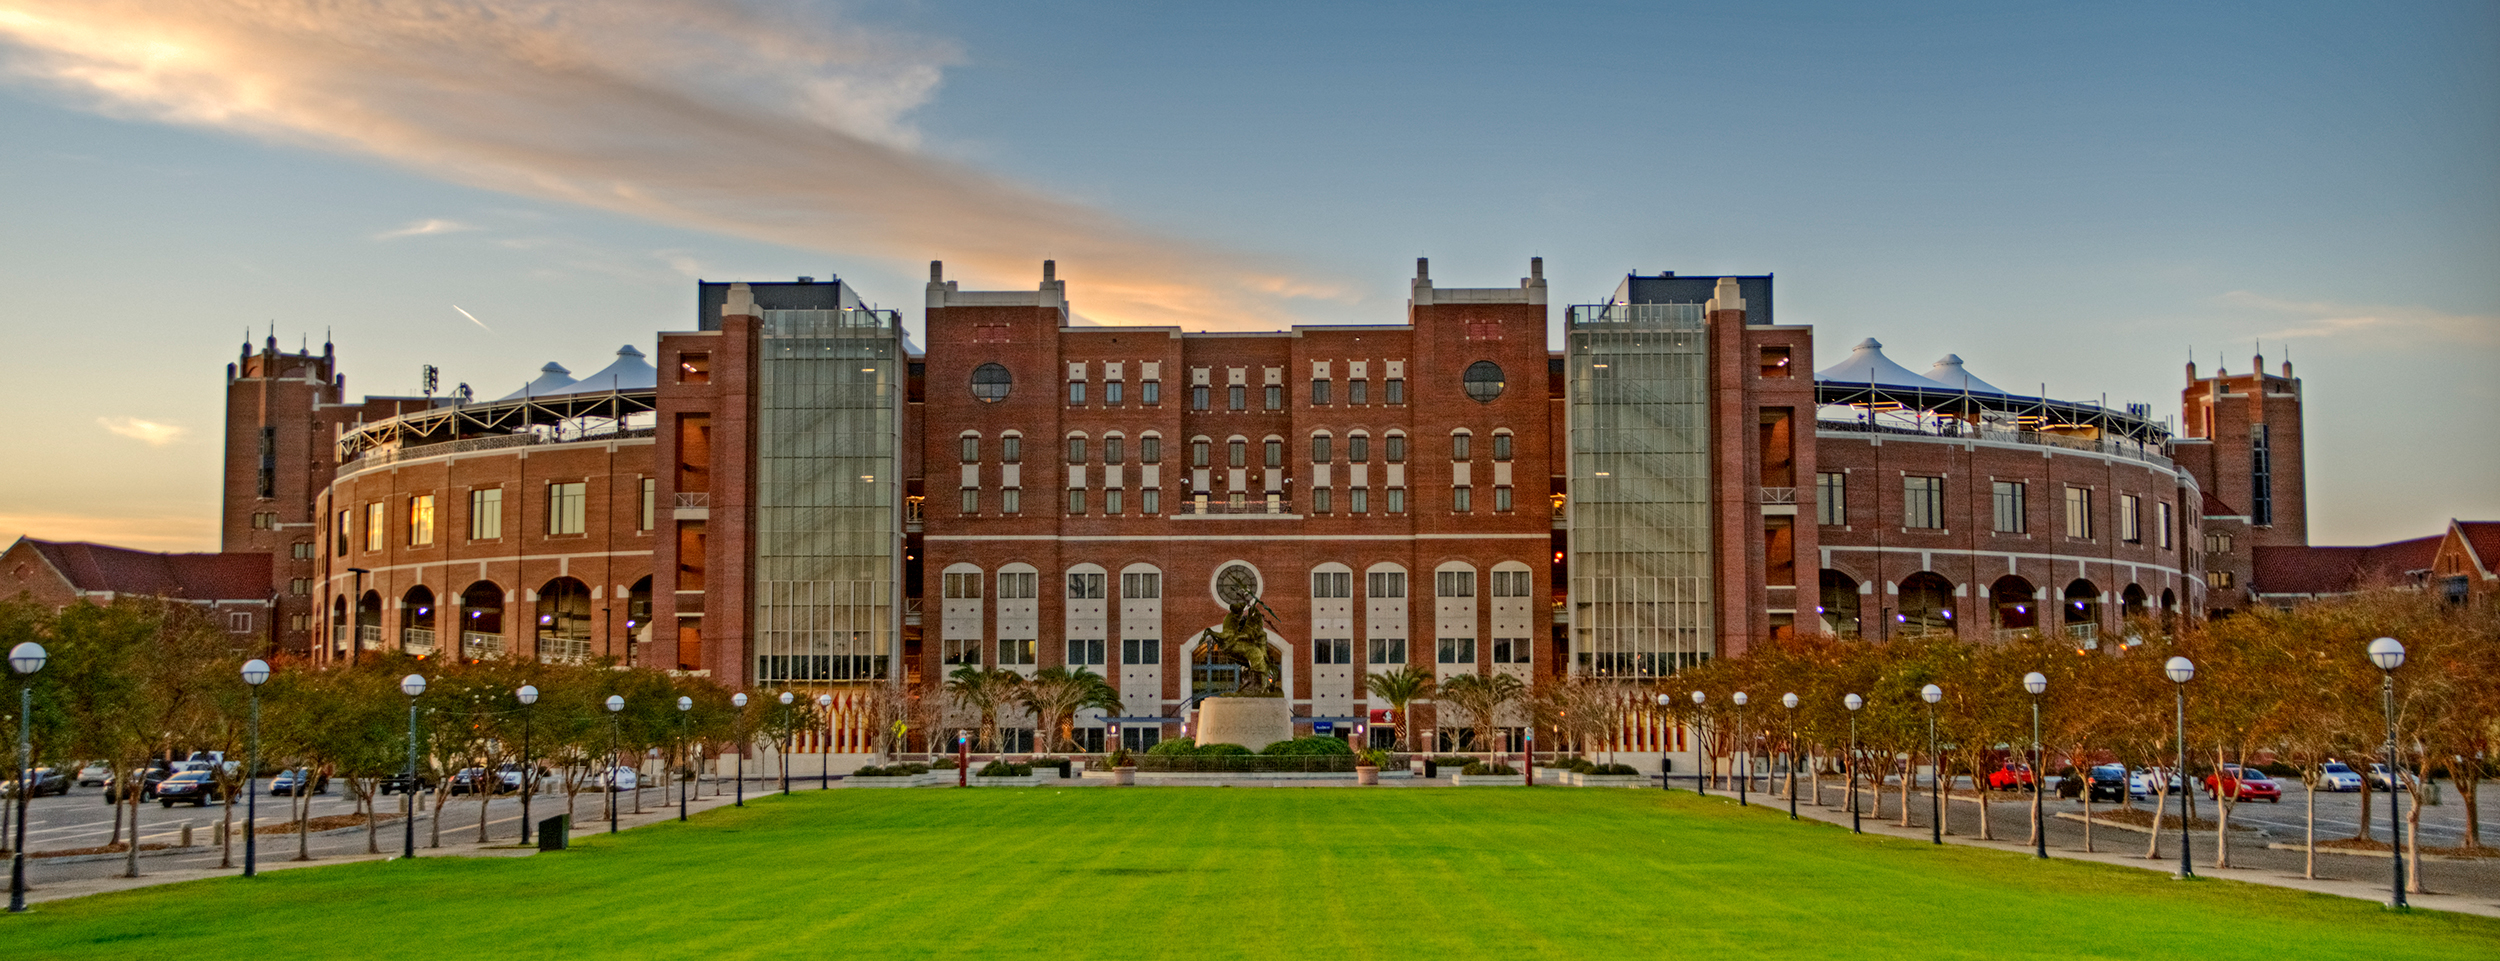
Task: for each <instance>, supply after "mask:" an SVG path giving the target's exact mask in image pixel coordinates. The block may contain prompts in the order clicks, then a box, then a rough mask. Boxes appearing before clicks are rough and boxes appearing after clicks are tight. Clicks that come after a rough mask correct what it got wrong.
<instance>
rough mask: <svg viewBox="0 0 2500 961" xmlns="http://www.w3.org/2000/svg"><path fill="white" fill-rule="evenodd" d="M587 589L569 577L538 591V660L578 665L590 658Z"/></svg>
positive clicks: (553, 582)
mask: <svg viewBox="0 0 2500 961" xmlns="http://www.w3.org/2000/svg"><path fill="white" fill-rule="evenodd" d="M590 627H591V625H590V588H589V586H588V585H585V584H583V583H582V582H581V581H578V580H575V579H573V578H570V577H559V578H556V579H555V580H552V581H548V582H547V584H546V586H544V587H541V588H539V589H538V624H537V628H538V630H537V639H538V659H539V660H542V661H580V660H585V659H587V658H589V657H590Z"/></svg>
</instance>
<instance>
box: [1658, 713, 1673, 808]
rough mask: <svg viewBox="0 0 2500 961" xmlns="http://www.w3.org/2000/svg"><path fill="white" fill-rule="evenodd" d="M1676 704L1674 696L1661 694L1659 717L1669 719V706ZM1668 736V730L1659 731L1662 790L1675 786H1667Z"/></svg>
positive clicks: (1660, 786)
mask: <svg viewBox="0 0 2500 961" xmlns="http://www.w3.org/2000/svg"><path fill="white" fill-rule="evenodd" d="M1674 704H1675V699H1674V698H1672V697H1669V696H1668V695H1666V694H1664V693H1661V694H1659V695H1658V719H1659V720H1662V721H1663V720H1667V719H1668V718H1667V708H1668V707H1670V706H1672V705H1674ZM1666 736H1667V732H1665V731H1659V732H1658V789H1659V790H1661V791H1667V790H1673V788H1670V787H1668V786H1667V764H1668V763H1669V762H1668V761H1667V755H1668V754H1669V753H1671V752H1670V751H1668V749H1667V742H1666Z"/></svg>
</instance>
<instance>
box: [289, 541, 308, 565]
mask: <svg viewBox="0 0 2500 961" xmlns="http://www.w3.org/2000/svg"><path fill="white" fill-rule="evenodd" d="M291 554H292V556H293V557H294V558H295V559H296V560H299V561H309V560H312V559H313V542H311V541H296V542H295V544H294V546H293V548H292V550H291Z"/></svg>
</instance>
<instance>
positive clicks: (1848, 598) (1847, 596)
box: [1814, 568, 1859, 637]
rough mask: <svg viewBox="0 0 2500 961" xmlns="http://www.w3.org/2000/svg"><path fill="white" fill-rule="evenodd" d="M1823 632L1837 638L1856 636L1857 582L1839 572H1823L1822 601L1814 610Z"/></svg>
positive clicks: (1827, 569)
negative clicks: (1819, 616)
mask: <svg viewBox="0 0 2500 961" xmlns="http://www.w3.org/2000/svg"><path fill="white" fill-rule="evenodd" d="M1814 613H1816V614H1819V615H1821V616H1822V618H1823V630H1824V631H1825V632H1826V633H1829V634H1833V635H1836V636H1839V637H1856V636H1858V630H1859V627H1858V581H1857V579H1856V578H1853V577H1850V576H1849V575H1847V574H1843V573H1841V572H1839V571H1835V570H1831V569H1829V568H1825V569H1824V571H1823V599H1822V603H1820V604H1818V605H1816V606H1815V608H1814Z"/></svg>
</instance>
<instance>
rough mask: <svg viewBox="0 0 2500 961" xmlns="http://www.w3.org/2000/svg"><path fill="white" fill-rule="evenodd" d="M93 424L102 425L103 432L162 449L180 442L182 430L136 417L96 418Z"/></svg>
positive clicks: (171, 425)
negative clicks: (110, 432)
mask: <svg viewBox="0 0 2500 961" xmlns="http://www.w3.org/2000/svg"><path fill="white" fill-rule="evenodd" d="M95 422H96V423H98V424H102V425H104V429H105V430H108V431H112V432H113V433H115V434H118V435H120V436H123V437H127V438H130V439H131V440H135V441H138V442H139V443H142V444H146V445H148V446H150V447H163V446H165V445H167V444H171V443H173V442H175V441H177V440H181V439H182V434H183V430H184V428H182V427H178V426H175V425H173V424H160V423H157V422H156V421H152V420H141V419H139V418H136V417H98V418H96V419H95Z"/></svg>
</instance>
